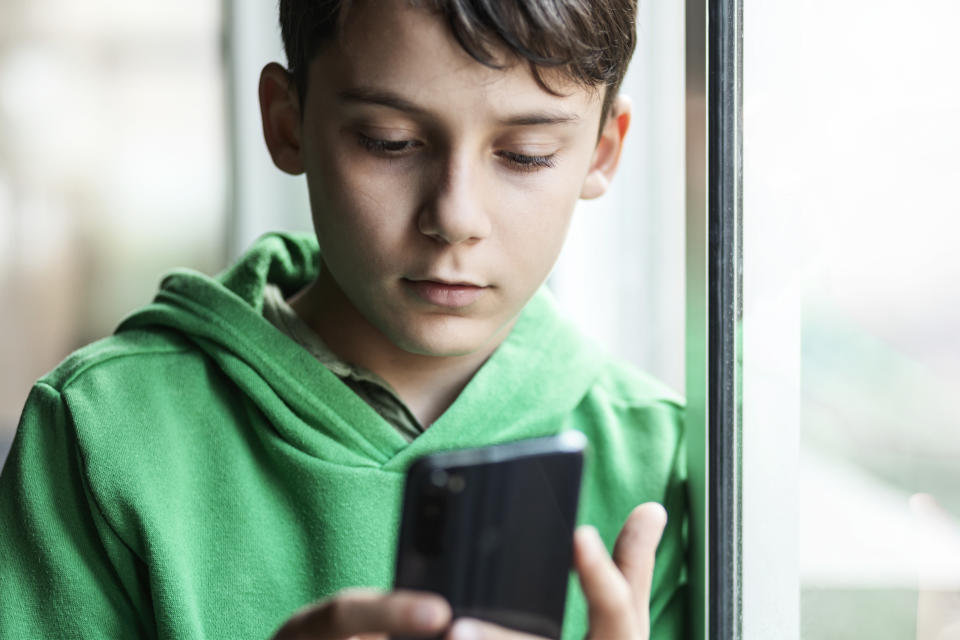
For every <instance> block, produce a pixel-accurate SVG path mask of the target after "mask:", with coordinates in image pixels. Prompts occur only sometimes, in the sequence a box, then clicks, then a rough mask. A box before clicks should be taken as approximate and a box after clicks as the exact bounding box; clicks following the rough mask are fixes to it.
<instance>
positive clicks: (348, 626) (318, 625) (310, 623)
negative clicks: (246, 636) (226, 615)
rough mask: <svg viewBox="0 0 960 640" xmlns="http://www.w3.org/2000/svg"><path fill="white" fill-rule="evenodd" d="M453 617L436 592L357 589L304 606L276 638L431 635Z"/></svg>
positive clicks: (337, 639) (319, 639) (333, 639)
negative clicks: (378, 634)
mask: <svg viewBox="0 0 960 640" xmlns="http://www.w3.org/2000/svg"><path fill="white" fill-rule="evenodd" d="M450 617H451V613H450V606H449V605H448V604H447V602H446V601H445V600H444V599H443V598H441V597H440V596H437V595H434V594H430V593H423V592H414V591H394V592H393V593H388V594H383V593H380V592H377V591H373V590H366V589H362V590H361V589H355V590H349V591H343V592H341V593H339V594H337V595H336V596H334V597H332V598H330V599H329V600H325V601H323V602H320V603H318V604H316V605H313V606H310V607H307V608H306V609H303V610H302V611H300V612H299V613H297V614H296V615H295V616H294V617H293V618H291V619H290V621H289V622H287V624H285V625H284V626H283V627H282V628H281V629H280V631H279V632H277V634H276V636H274V640H281V639H286V638H312V639H315V640H343V639H345V638H349V637H351V636H355V635H358V634H371V633H385V634H398V635H399V634H403V635H411V636H430V635H436V634H438V633H440V631H442V630H443V628H444V627H446V626H447V624H449V622H450Z"/></svg>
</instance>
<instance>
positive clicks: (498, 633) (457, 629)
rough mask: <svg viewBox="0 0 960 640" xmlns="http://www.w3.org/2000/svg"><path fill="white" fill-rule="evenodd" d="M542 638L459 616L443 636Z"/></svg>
mask: <svg viewBox="0 0 960 640" xmlns="http://www.w3.org/2000/svg"><path fill="white" fill-rule="evenodd" d="M481 639H482V640H543V638H541V637H540V636H532V635H530V634H529V633H523V632H521V631H514V630H513V629H506V628H504V627H501V626H499V625H495V624H491V623H489V622H484V621H483V620H474V619H473V618H460V619H459V620H457V621H456V622H455V623H453V626H452V627H450V631H448V632H447V635H446V636H444V640H481Z"/></svg>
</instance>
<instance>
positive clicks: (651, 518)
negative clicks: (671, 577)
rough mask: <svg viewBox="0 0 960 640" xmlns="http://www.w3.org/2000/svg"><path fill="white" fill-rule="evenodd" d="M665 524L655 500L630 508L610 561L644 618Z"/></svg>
mask: <svg viewBox="0 0 960 640" xmlns="http://www.w3.org/2000/svg"><path fill="white" fill-rule="evenodd" d="M666 526H667V512H666V510H665V509H664V508H663V506H661V505H659V504H657V503H656V502H647V503H644V504H641V505H640V506H638V507H636V508H635V509H634V510H633V511H632V512H630V515H629V516H628V517H627V521H626V522H625V523H624V525H623V529H621V530H620V535H619V536H617V542H616V544H614V547H613V561H614V563H616V565H617V568H619V569H620V572H621V573H622V574H623V576H624V578H626V579H627V583H628V584H629V585H630V590H631V592H632V594H633V600H634V604H635V606H636V609H637V611H638V612H640V613H641V615H642V616H645V617H647V618H649V615H650V590H651V586H652V584H653V569H654V560H655V558H656V553H657V546H658V545H659V544H660V538H661V537H663V530H664V528H665V527H666Z"/></svg>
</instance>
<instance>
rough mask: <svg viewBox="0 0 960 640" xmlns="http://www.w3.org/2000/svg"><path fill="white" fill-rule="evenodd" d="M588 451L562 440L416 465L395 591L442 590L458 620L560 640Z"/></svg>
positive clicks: (569, 438) (576, 438)
mask: <svg viewBox="0 0 960 640" xmlns="http://www.w3.org/2000/svg"><path fill="white" fill-rule="evenodd" d="M583 445H584V439H583V436H582V435H581V434H579V433H576V435H568V434H563V435H561V436H557V437H553V438H539V439H536V440H527V441H521V442H517V443H511V444H508V445H497V446H494V447H487V448H484V449H473V450H466V451H459V452H452V453H446V454H437V455H433V456H427V457H425V458H421V459H420V460H418V461H417V462H415V463H414V464H413V465H412V466H411V468H410V471H409V472H408V475H407V486H406V492H405V496H404V515H403V523H402V526H401V532H400V543H399V547H398V555H397V574H396V587H397V588H410V589H420V590H428V591H434V592H437V593H440V594H441V595H443V596H444V597H446V598H447V600H448V601H449V602H450V604H451V606H452V607H453V611H454V616H455V617H464V616H468V617H473V618H480V619H483V620H488V621H491V622H495V623H497V624H500V625H503V626H506V627H510V628H513V629H516V630H520V631H525V632H527V633H533V634H536V635H540V636H544V637H548V638H559V637H560V632H561V627H562V623H563V611H564V605H565V602H566V592H567V585H568V580H569V574H570V568H571V563H572V551H573V549H572V542H573V529H574V525H575V522H576V513H577V502H578V498H579V493H580V476H581V469H582V466H583V455H582V452H583Z"/></svg>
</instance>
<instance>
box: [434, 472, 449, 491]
mask: <svg viewBox="0 0 960 640" xmlns="http://www.w3.org/2000/svg"><path fill="white" fill-rule="evenodd" d="M447 478H448V476H447V472H446V471H444V470H443V469H434V470H433V472H432V473H431V474H430V484H432V485H433V486H435V487H437V488H438V489H442V488H443V487H445V486H447Z"/></svg>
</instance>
